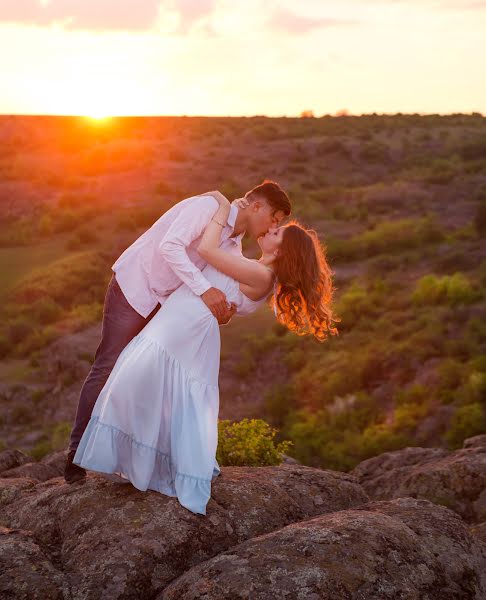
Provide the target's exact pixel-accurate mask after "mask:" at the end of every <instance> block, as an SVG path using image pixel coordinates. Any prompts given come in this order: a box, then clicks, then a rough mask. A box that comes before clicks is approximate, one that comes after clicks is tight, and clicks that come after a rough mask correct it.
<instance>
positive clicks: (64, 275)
mask: <svg viewBox="0 0 486 600" xmlns="http://www.w3.org/2000/svg"><path fill="white" fill-rule="evenodd" d="M107 262H108V261H107V260H106V258H104V257H103V256H102V255H100V253H99V252H98V251H95V250H92V251H86V252H79V253H77V254H74V255H72V256H66V257H64V258H61V259H59V260H57V261H55V262H54V263H51V264H50V265H48V266H46V267H42V268H39V269H36V270H34V271H32V273H31V274H29V275H28V276H27V277H25V278H24V279H22V280H21V281H20V282H19V283H18V284H17V285H16V286H15V288H14V289H13V290H12V294H11V297H12V300H13V301H14V302H16V303H17V304H30V303H32V302H35V301H36V300H38V299H39V298H51V300H53V301H54V302H56V303H57V304H59V305H60V306H62V307H63V308H70V307H71V306H73V305H74V304H75V303H76V304H82V303H85V302H92V301H95V300H99V299H100V298H102V297H103V296H104V292H105V287H106V283H107V282H106V280H107V278H108V277H109V269H108V264H107Z"/></svg>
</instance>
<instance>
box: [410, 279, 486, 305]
mask: <svg viewBox="0 0 486 600" xmlns="http://www.w3.org/2000/svg"><path fill="white" fill-rule="evenodd" d="M479 297H480V294H479V293H478V291H477V290H475V289H474V288H473V286H472V284H471V282H470V281H469V279H468V278H467V277H466V276H465V275H463V274H462V273H460V272H456V273H454V274H453V275H444V276H443V277H437V276H436V275H434V274H429V275H424V276H423V277H421V278H420V279H419V280H418V282H417V283H416V286H415V289H414V291H413V292H412V301H413V302H414V303H415V304H418V305H431V304H432V305H434V304H440V303H448V304H450V305H452V306H456V305H458V304H468V303H471V302H475V301H476V300H477V299H479Z"/></svg>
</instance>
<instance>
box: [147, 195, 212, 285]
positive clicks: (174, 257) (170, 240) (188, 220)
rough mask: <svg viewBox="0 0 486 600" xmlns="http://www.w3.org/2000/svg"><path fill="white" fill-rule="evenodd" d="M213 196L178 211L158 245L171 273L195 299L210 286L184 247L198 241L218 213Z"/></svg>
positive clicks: (205, 197)
mask: <svg viewBox="0 0 486 600" xmlns="http://www.w3.org/2000/svg"><path fill="white" fill-rule="evenodd" d="M218 206H219V204H218V201H217V200H216V199H215V198H213V197H212V196H199V197H198V198H197V200H194V202H191V203H188V205H187V206H186V207H185V208H184V209H183V210H181V212H180V213H179V214H178V215H177V217H176V218H175V219H174V221H173V222H172V224H171V226H170V227H169V229H168V230H167V232H166V234H165V235H164V237H163V238H162V240H161V242H160V243H159V247H158V249H159V252H160V254H161V255H162V256H163V257H164V259H165V260H166V262H167V264H168V265H169V266H170V268H171V269H172V270H173V271H174V273H175V274H176V275H177V276H178V277H179V278H180V279H181V280H182V281H183V282H184V283H186V284H187V285H188V286H189V287H190V288H191V290H192V291H193V292H194V293H195V294H196V295H198V296H200V295H201V294H204V292H206V291H207V290H208V289H209V288H210V287H212V284H211V283H210V282H209V281H208V280H207V279H206V278H205V277H204V275H203V274H202V273H201V271H200V269H198V268H197V266H196V265H195V264H194V263H193V262H192V261H191V259H190V258H189V256H188V254H187V246H189V245H190V244H191V242H193V241H194V240H196V239H197V238H198V237H200V236H201V235H202V234H203V232H204V230H205V229H206V227H207V225H208V224H209V221H210V220H211V218H212V216H213V215H214V213H215V212H216V210H217V209H218Z"/></svg>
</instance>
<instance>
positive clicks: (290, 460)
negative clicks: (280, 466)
mask: <svg viewBox="0 0 486 600" xmlns="http://www.w3.org/2000/svg"><path fill="white" fill-rule="evenodd" d="M282 462H283V463H285V464H286V465H300V464H302V463H301V462H299V461H298V460H297V459H296V458H294V457H293V456H289V455H288V454H282Z"/></svg>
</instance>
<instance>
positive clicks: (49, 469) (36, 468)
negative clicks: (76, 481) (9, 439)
mask: <svg viewBox="0 0 486 600" xmlns="http://www.w3.org/2000/svg"><path fill="white" fill-rule="evenodd" d="M66 454H67V452H66V451H64V450H61V451H59V452H55V453H54V454H49V455H48V456H45V457H44V458H42V459H41V460H40V461H36V460H34V459H33V458H32V457H30V456H28V455H27V454H24V453H23V452H20V451H19V450H6V451H5V452H2V453H0V477H4V478H7V477H8V478H18V477H27V478H32V479H37V480H38V481H47V480H48V479H52V478H53V477H59V476H60V475H62V474H63V471H64V463H65V462H66Z"/></svg>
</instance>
